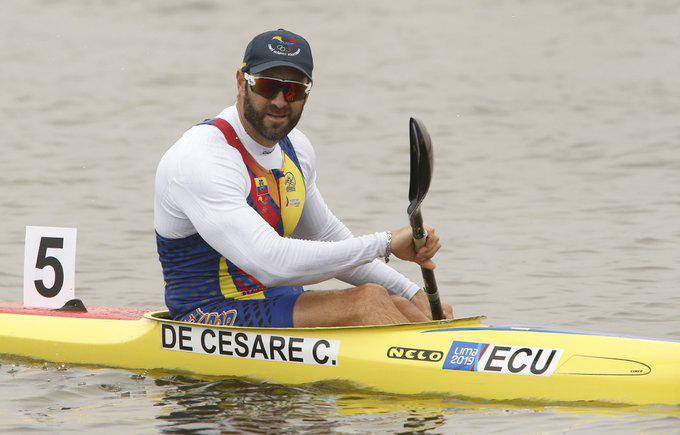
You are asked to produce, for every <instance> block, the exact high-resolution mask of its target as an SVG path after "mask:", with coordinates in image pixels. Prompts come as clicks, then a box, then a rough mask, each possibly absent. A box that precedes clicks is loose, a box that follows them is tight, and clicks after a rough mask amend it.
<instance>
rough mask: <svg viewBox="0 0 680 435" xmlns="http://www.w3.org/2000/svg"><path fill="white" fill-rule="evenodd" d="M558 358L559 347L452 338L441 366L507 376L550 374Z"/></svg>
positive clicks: (560, 353)
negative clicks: (511, 344) (453, 339)
mask: <svg viewBox="0 0 680 435" xmlns="http://www.w3.org/2000/svg"><path fill="white" fill-rule="evenodd" d="M561 357H562V349H544V348H539V347H523V346H501V345H497V344H489V343H471V342H467V341H454V342H453V344H452V345H451V348H450V349H449V353H448V355H447V356H446V360H445V361H444V366H443V367H442V368H443V369H445V370H463V371H467V372H484V373H502V374H506V375H526V376H551V375H552V374H553V372H554V371H555V368H556V367H557V363H558V362H559V360H560V358H561Z"/></svg>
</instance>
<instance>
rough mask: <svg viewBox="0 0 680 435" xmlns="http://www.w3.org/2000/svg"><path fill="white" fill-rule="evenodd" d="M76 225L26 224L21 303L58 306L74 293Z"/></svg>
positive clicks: (44, 306) (50, 306) (33, 305)
mask: <svg viewBox="0 0 680 435" xmlns="http://www.w3.org/2000/svg"><path fill="white" fill-rule="evenodd" d="M75 278H76V229H75V228H55V227H26V244H25V248H24V306H25V307H38V308H61V307H62V306H64V304H65V303H66V302H67V301H69V300H70V299H73V298H74V296H75V282H76V279H75Z"/></svg>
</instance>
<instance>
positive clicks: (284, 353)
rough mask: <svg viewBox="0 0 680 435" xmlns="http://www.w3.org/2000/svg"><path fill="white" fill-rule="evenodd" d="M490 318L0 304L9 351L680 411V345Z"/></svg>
mask: <svg viewBox="0 0 680 435" xmlns="http://www.w3.org/2000/svg"><path fill="white" fill-rule="evenodd" d="M483 319H484V318H483V317H475V318H467V319H458V320H451V321H439V322H430V323H421V324H407V325H392V326H365V327H342V328H296V329H256V328H238V327H223V326H212V325H208V326H205V325H197V324H192V323H186V322H178V321H173V320H169V319H168V317H167V313H166V312H163V311H143V310H120V309H113V308H90V309H89V311H88V312H86V313H79V312H69V311H65V312H64V311H51V310H39V309H24V308H21V307H20V306H18V305H0V353H2V354H7V355H15V356H20V357H28V358H32V359H37V360H44V361H53V362H59V363H67V364H78V365H96V366H106V367H116V368H123V369H129V370H162V371H167V372H184V373H192V374H195V375H201V376H208V377H232V376H233V377H244V378H250V379H254V380H259V381H266V382H272V383H279V384H285V385H293V384H306V383H314V382H321V381H329V380H344V381H349V382H352V383H353V384H355V385H357V386H359V387H362V388H369V389H373V390H379V391H383V392H388V393H398V394H420V393H435V394H445V395H455V396H461V397H468V398H474V399H484V400H529V401H540V402H579V401H587V402H607V403H626V404H653V403H658V404H667V405H678V404H680V372H679V367H680V342H676V341H670V340H653V339H641V338H628V337H618V336H610V335H599V334H591V333H578V332H569V331H552V330H544V329H532V328H513V327H492V326H487V325H485V324H484V323H483Z"/></svg>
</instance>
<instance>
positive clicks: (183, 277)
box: [156, 118, 306, 318]
mask: <svg viewBox="0 0 680 435" xmlns="http://www.w3.org/2000/svg"><path fill="white" fill-rule="evenodd" d="M202 124H207V125H212V126H214V127H216V128H218V129H219V130H220V131H221V132H222V134H224V137H225V139H226V140H227V143H228V144H229V146H232V147H234V148H236V150H237V151H238V152H239V153H240V154H241V158H242V159H243V162H244V163H245V165H246V168H247V169H248V175H249V176H250V185H251V188H250V193H249V195H248V197H247V199H246V201H247V202H248V205H250V206H251V207H252V208H253V209H255V211H256V212H257V213H258V214H259V215H260V216H262V218H263V219H264V220H265V221H267V223H269V225H271V226H272V228H274V229H275V230H276V231H277V232H278V233H279V235H281V236H282V237H288V236H290V235H291V233H292V232H293V231H294V230H295V227H296V226H297V224H298V222H299V221H300V217H301V216H302V209H303V207H304V204H305V196H306V186H305V180H304V178H303V176H302V169H301V168H300V162H299V161H298V158H297V155H296V154H295V150H294V149H293V145H292V144H291V142H290V139H288V137H286V138H285V139H283V140H282V141H280V142H279V146H280V147H281V149H282V150H283V167H282V168H281V170H278V169H272V170H267V169H265V168H263V167H262V166H260V164H258V163H257V161H255V159H254V158H253V156H251V155H250V154H249V153H248V151H247V150H246V149H245V147H244V146H243V144H242V143H241V141H240V139H239V138H238V136H237V135H236V132H235V131H234V129H233V127H232V126H231V125H230V124H229V123H228V122H227V121H225V120H224V119H221V118H216V119H211V120H206V121H205V122H203V123H202ZM156 245H157V248H158V256H159V258H160V261H161V265H162V267H163V277H164V279H165V303H166V305H167V306H168V309H169V310H170V315H171V316H172V317H173V318H180V317H182V316H184V315H185V314H187V313H189V312H190V311H193V310H195V309H196V308H201V307H206V306H209V305H212V304H215V303H218V302H220V301H224V300H228V299H241V300H243V299H264V298H267V297H273V296H276V295H279V294H283V293H286V292H289V291H290V290H291V287H287V286H284V287H273V288H267V287H265V286H264V285H262V283H260V282H259V281H258V280H257V279H255V278H254V277H253V276H251V275H249V274H248V273H247V272H245V271H244V270H242V269H240V268H239V267H238V266H237V265H236V264H234V263H233V262H231V261H229V259H227V258H224V257H223V256H222V255H221V254H220V253H219V252H217V251H216V250H214V249H213V248H212V247H211V246H210V245H209V244H208V243H207V242H206V241H205V240H203V238H202V237H201V236H200V234H198V233H197V234H193V235H191V236H188V237H184V238H181V239H169V238H165V237H162V236H161V235H159V234H158V233H156Z"/></svg>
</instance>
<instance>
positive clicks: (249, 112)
mask: <svg viewBox="0 0 680 435" xmlns="http://www.w3.org/2000/svg"><path fill="white" fill-rule="evenodd" d="M302 107H303V108H304V103H303V105H302ZM277 111H278V109H276V108H275V107H274V106H273V105H271V104H267V105H265V106H264V107H262V109H261V110H258V109H257V108H256V107H255V105H254V104H253V102H252V101H251V96H250V90H249V89H248V87H247V86H246V95H245V98H244V99H243V117H244V118H245V119H246V121H248V122H249V123H250V125H251V126H252V127H253V128H254V129H255V131H257V132H258V133H259V134H260V136H262V137H263V138H265V139H267V140H271V141H274V142H278V141H280V140H281V139H283V138H284V137H286V136H287V135H288V133H290V132H291V130H293V129H294V128H295V126H296V125H297V123H298V122H299V121H300V117H301V116H302V108H301V109H300V111H299V112H298V113H294V112H293V111H292V110H289V112H288V114H287V118H288V122H285V123H281V124H280V125H266V124H265V117H266V116H267V112H272V113H276V112H277Z"/></svg>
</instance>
